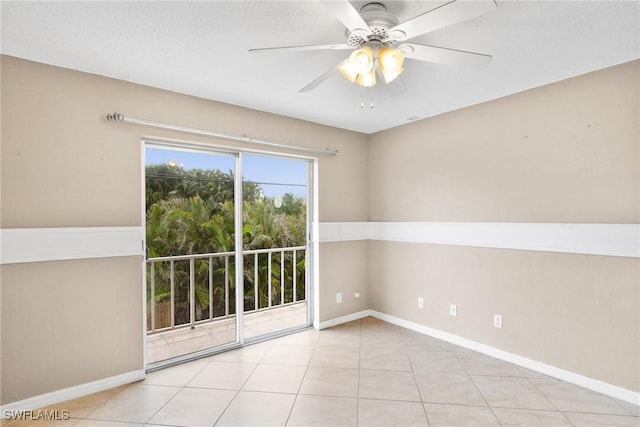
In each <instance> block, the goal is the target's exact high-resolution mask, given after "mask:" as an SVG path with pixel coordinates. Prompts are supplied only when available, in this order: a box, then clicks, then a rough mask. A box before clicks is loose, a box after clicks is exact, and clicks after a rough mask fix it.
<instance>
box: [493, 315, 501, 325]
mask: <svg viewBox="0 0 640 427" xmlns="http://www.w3.org/2000/svg"><path fill="white" fill-rule="evenodd" d="M493 326H495V327H496V328H500V329H502V315H500V314H494V315H493Z"/></svg>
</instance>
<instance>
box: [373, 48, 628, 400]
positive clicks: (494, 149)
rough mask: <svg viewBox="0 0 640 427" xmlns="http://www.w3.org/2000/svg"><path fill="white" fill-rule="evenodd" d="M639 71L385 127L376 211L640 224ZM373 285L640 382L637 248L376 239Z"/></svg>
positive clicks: (468, 328)
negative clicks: (576, 249)
mask: <svg viewBox="0 0 640 427" xmlns="http://www.w3.org/2000/svg"><path fill="white" fill-rule="evenodd" d="M639 76H640V61H635V62H632V63H628V64H623V65H620V66H617V67H613V68H610V69H606V70H602V71H598V72H595V73H591V74H588V75H584V76H580V77H577V78H573V79H570V80H566V81H562V82H558V83H555V84H552V85H549V86H545V87H541V88H538V89H534V90H530V91H527V92H523V93H520V94H516V95H512V96H509V97H507V98H503V99H498V100H495V101H492V102H487V103H484V104H481V105H477V106H474V107H470V108H466V109H464V110H460V111H456V112H452V113H448V114H444V115H441V116H438V117H434V118H431V119H427V120H423V121H420V122H416V123H412V124H410V125H407V126H402V127H399V128H396V129H391V130H389V131H385V132H381V133H378V134H376V135H373V136H372V138H371V142H370V144H371V145H370V151H369V162H370V164H369V168H370V174H369V185H370V187H369V188H370V194H369V197H370V211H369V212H370V218H371V220H373V221H465V222H558V223H562V222H577V223H581V222H587V223H636V224H637V223H639V222H640V133H639V120H640V111H639V107H638V104H639V96H640V85H639V79H640V78H639ZM369 292H370V299H371V308H373V309H375V310H379V311H381V312H384V313H388V314H391V315H394V316H397V317H400V318H402V319H407V320H411V321H414V322H417V323H419V324H423V325H426V326H430V327H434V328H437V329H441V330H443V331H447V332H451V333H453V334H456V335H459V336H463V337H465V338H468V339H471V340H474V341H477V342H481V343H485V344H488V345H491V346H494V347H497V348H500V349H504V350H506V351H509V352H512V353H515V354H519V355H522V356H525V357H528V358H531V359H534V360H537V361H542V362H545V363H548V364H550V365H554V366H557V367H560V368H563V369H566V370H568V371H572V372H576V373H579V374H582V375H585V376H589V377H593V378H595V379H598V380H602V381H605V382H607V383H610V384H614V385H618V386H621V387H625V388H627V389H630V390H635V391H640V364H639V363H638V360H640V260H639V259H637V258H635V259H634V258H615V257H601V256H588V255H569V254H557V253H543V252H532V251H515V250H498V249H485V248H466V247H453V246H451V247H450V246H441V245H428V244H411V243H394V242H372V243H371V246H370V290H369ZM418 296H423V297H424V298H425V308H424V310H418V309H417V308H416V306H417V305H416V301H417V297H418ZM449 304H458V316H457V317H455V318H453V317H451V316H449V315H448V307H449ZM496 313H497V314H502V315H503V316H504V318H503V321H504V328H503V329H502V330H499V329H496V328H493V326H492V322H493V314H496Z"/></svg>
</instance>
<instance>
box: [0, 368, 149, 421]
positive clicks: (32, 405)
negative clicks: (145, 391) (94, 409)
mask: <svg viewBox="0 0 640 427" xmlns="http://www.w3.org/2000/svg"><path fill="white" fill-rule="evenodd" d="M144 378H145V371H144V369H139V370H136V371H131V372H126V373H124V374H120V375H116V376H113V377H109V378H104V379H101V380H97V381H92V382H90V383H85V384H80V385H77V386H73V387H69V388H65V389H62V390H56V391H52V392H49V393H44V394H41V395H38V396H34V397H30V398H28V399H24V400H19V401H17V402H12V403H7V404H6V405H3V406H2V407H1V408H0V413H4V411H29V410H35V409H40V408H45V407H47V406H51V405H55V404H58V403H60V402H64V401H66V400H71V399H77V398H79V397H83V396H87V395H89V394H92V393H97V392H99V391H104V390H109V389H110V388H114V387H118V386H121V385H125V384H130V383H132V382H136V381H140V380H143V379H144Z"/></svg>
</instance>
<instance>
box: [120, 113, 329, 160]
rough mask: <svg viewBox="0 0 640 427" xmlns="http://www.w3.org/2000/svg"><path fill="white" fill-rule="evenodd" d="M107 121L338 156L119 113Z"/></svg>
mask: <svg viewBox="0 0 640 427" xmlns="http://www.w3.org/2000/svg"><path fill="white" fill-rule="evenodd" d="M107 121H110V122H121V123H131V124H136V125H142V126H148V127H153V128H157V129H166V130H173V131H178V132H184V133H191V134H194V135H202V136H210V137H213V138H220V139H227V140H231V141H236V142H244V143H247V144H260V145H269V146H271V147H279V148H289V149H292V150H299V151H307V152H311V153H318V154H330V155H332V156H337V155H338V150H335V149H331V148H310V147H300V146H297V145H289V144H283V143H280V142H274V141H268V140H266V139H260V138H251V137H249V136H246V135H243V136H237V135H230V134H228V133H222V132H214V131H210V130H205V129H196V128H190V127H186V126H180V125H172V124H169V123H162V122H155V121H152V120H147V119H139V118H136V117H130V116H125V115H124V114H120V113H113V114H107Z"/></svg>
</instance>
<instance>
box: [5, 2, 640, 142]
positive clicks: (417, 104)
mask: <svg viewBox="0 0 640 427" xmlns="http://www.w3.org/2000/svg"><path fill="white" fill-rule="evenodd" d="M352 3H353V4H354V5H355V7H356V8H357V9H358V10H359V8H360V6H362V5H363V4H364V3H366V2H363V1H353V2H352ZM384 3H385V4H386V5H387V9H388V11H389V12H391V13H393V14H394V15H396V16H397V17H398V18H399V20H400V21H401V22H402V21H405V20H407V19H409V18H411V17H413V16H416V15H418V14H420V13H423V12H425V11H428V10H430V9H432V8H435V7H437V6H440V5H442V4H444V3H446V2H445V1H419V2H416V1H384ZM497 4H498V7H497V9H496V10H495V11H494V12H490V13H489V14H487V15H484V16H481V17H479V18H476V19H474V20H471V21H467V22H463V23H460V24H457V25H454V26H451V27H447V28H444V29H441V30H438V31H435V32H433V33H430V34H426V35H424V36H421V37H419V38H417V39H413V41H417V42H422V43H425V44H432V45H435V46H442V47H451V48H455V49H460V50H468V51H475V52H480V53H486V54H490V55H493V62H492V63H491V64H490V65H489V66H488V67H487V68H485V69H483V70H480V71H478V70H470V69H464V68H458V67H451V66H442V65H435V64H429V63H424V62H416V61H413V60H409V59H408V60H407V61H405V72H404V73H403V75H402V77H403V79H404V82H405V84H406V87H407V91H406V92H404V93H402V94H394V93H393V91H389V90H388V88H385V85H383V84H380V83H379V84H378V85H377V86H376V87H374V88H368V89H367V88H361V87H359V86H357V85H355V84H353V83H349V82H347V81H346V80H345V79H344V78H343V77H342V76H340V74H338V73H336V74H335V75H334V76H333V77H331V78H330V79H329V80H327V81H326V82H325V83H324V84H322V85H321V86H319V87H317V88H316V89H315V90H313V91H311V92H308V93H298V90H299V89H301V88H302V87H304V86H305V85H306V84H308V83H309V82H311V81H312V80H313V79H315V78H316V77H318V76H319V75H320V74H322V73H324V72H325V71H326V70H328V69H330V68H331V67H333V66H335V65H336V64H337V63H339V62H340V61H342V60H343V59H344V58H346V57H347V56H348V54H349V51H344V50H342V51H311V52H294V53H286V54H284V53H279V54H261V55H250V54H248V53H247V50H248V49H250V48H258V47H271V46H287V45H307V44H330V43H344V42H345V37H344V33H345V31H344V26H343V25H342V24H341V23H340V22H339V21H338V20H337V19H336V18H335V17H334V16H333V15H331V14H330V13H329V12H328V11H327V10H326V9H325V8H324V6H322V5H321V4H320V3H318V2H314V1H179V2H165V1H163V2H152V1H145V2H138V1H136V2H134V1H128V2H109V1H107V2H95V1H83V2H50V1H47V2H16V1H9V2H6V1H3V2H2V5H1V7H2V9H1V13H2V30H1V31H2V33H1V37H2V38H1V47H2V53H3V54H6V55H11V56H16V57H21V58H26V59H30V60H34V61H38V62H43V63H47V64H53V65H57V66H61V67H66V68H72V69H76V70H80V71H86V72H90V73H94V74H100V75H104V76H109V77H114V78H117V79H122V80H127V81H131V82H136V83H141V84H145V85H149V86H154V87H158V88H163V89H168V90H172V91H176V92H181V93H185V94H190V95H195V96H198V97H202V98H208V99H212V100H216V101H222V102H226V103H229V104H235V105H241V106H245V107H249V108H253V109H257V110H262V111H269V112H273V113H277V114H282V115H285V116H290V117H296V118H300V119H304V120H309V121H312V122H316V123H321V124H325V125H329V126H334V127H338V128H344V129H350V130H355V131H359V132H364V133H373V132H376V131H380V130H383V129H388V128H392V127H395V126H399V125H402V124H404V123H407V122H408V121H410V120H415V119H422V118H425V117H430V116H434V115H437V114H440V113H443V112H446V111H451V110H455V109H459V108H463V107H466V106H469V105H473V104H477V103H480V102H484V101H487V100H491V99H495V98H499V97H502V96H505V95H509V94H512V93H515V92H520V91H523V90H526V89H530V88H533V87H536V86H540V85H544V84H547V83H551V82H554V81H558V80H562V79H566V78H569V77H572V76H575V75H579V74H584V73H587V72H590V71H594V70H597V69H601V68H605V67H608V66H611V65H615V64H619V63H623V62H627V61H630V60H633V59H637V58H639V57H640V2H639V1H603V2H596V1H500V0H498V1H497ZM363 101H364V102H365V104H366V107H365V108H360V103H361V102H363ZM371 101H373V102H374V105H375V108H373V109H371V108H369V107H368V106H369V104H370V102H371ZM114 108H118V109H119V110H122V112H123V113H126V105H119V106H114ZM149 118H150V119H153V118H152V117H149Z"/></svg>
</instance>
